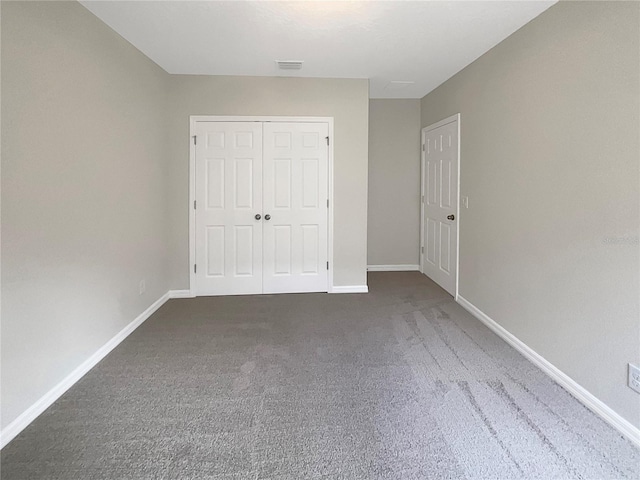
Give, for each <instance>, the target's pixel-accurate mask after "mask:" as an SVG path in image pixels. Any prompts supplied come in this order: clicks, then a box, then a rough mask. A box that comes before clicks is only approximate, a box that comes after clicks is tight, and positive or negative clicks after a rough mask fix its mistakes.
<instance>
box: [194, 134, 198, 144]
mask: <svg viewBox="0 0 640 480" xmlns="http://www.w3.org/2000/svg"><path fill="white" fill-rule="evenodd" d="M193 144H194V145H197V144H198V137H196V136H195V135H194V136H193Z"/></svg>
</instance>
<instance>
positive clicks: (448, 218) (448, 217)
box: [447, 215, 456, 220]
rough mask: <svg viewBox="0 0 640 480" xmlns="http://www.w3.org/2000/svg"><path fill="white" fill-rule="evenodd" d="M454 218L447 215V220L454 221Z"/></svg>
mask: <svg viewBox="0 0 640 480" xmlns="http://www.w3.org/2000/svg"><path fill="white" fill-rule="evenodd" d="M455 219H456V217H455V216H453V215H447V220H455Z"/></svg>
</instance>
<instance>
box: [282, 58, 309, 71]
mask: <svg viewBox="0 0 640 480" xmlns="http://www.w3.org/2000/svg"><path fill="white" fill-rule="evenodd" d="M276 63H277V64H278V68H279V69H280V70H300V69H301V68H302V63H303V62H301V61H299V60H276Z"/></svg>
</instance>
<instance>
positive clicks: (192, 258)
mask: <svg viewBox="0 0 640 480" xmlns="http://www.w3.org/2000/svg"><path fill="white" fill-rule="evenodd" d="M196 122H287V123H293V122H301V123H302V122H304V123H327V124H328V125H329V160H328V163H329V172H328V179H327V180H328V198H329V212H328V219H327V250H328V251H327V258H328V260H329V271H328V280H327V291H328V292H329V293H333V290H334V287H333V208H334V206H333V203H334V202H333V145H334V141H333V140H334V136H333V117H281V116H229V115H191V116H190V117H189V205H188V208H189V265H188V268H189V293H190V296H192V297H195V296H196V291H195V285H196V275H195V272H194V268H193V266H194V265H195V263H196V214H195V209H194V208H193V207H194V201H195V199H196V169H195V167H196V149H195V144H194V142H193V137H194V135H195V126H196Z"/></svg>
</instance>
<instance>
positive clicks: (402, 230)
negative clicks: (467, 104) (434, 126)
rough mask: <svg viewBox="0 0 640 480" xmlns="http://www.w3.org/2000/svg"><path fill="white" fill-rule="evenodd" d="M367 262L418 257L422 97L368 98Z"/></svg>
mask: <svg viewBox="0 0 640 480" xmlns="http://www.w3.org/2000/svg"><path fill="white" fill-rule="evenodd" d="M367 232H368V235H367V237H368V240H367V263H368V264H369V265H417V264H418V263H419V260H420V254H419V248H420V246H419V244H420V100H419V99H402V100H401V99H386V100H371V101H370V102H369V200H368V221H367Z"/></svg>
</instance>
